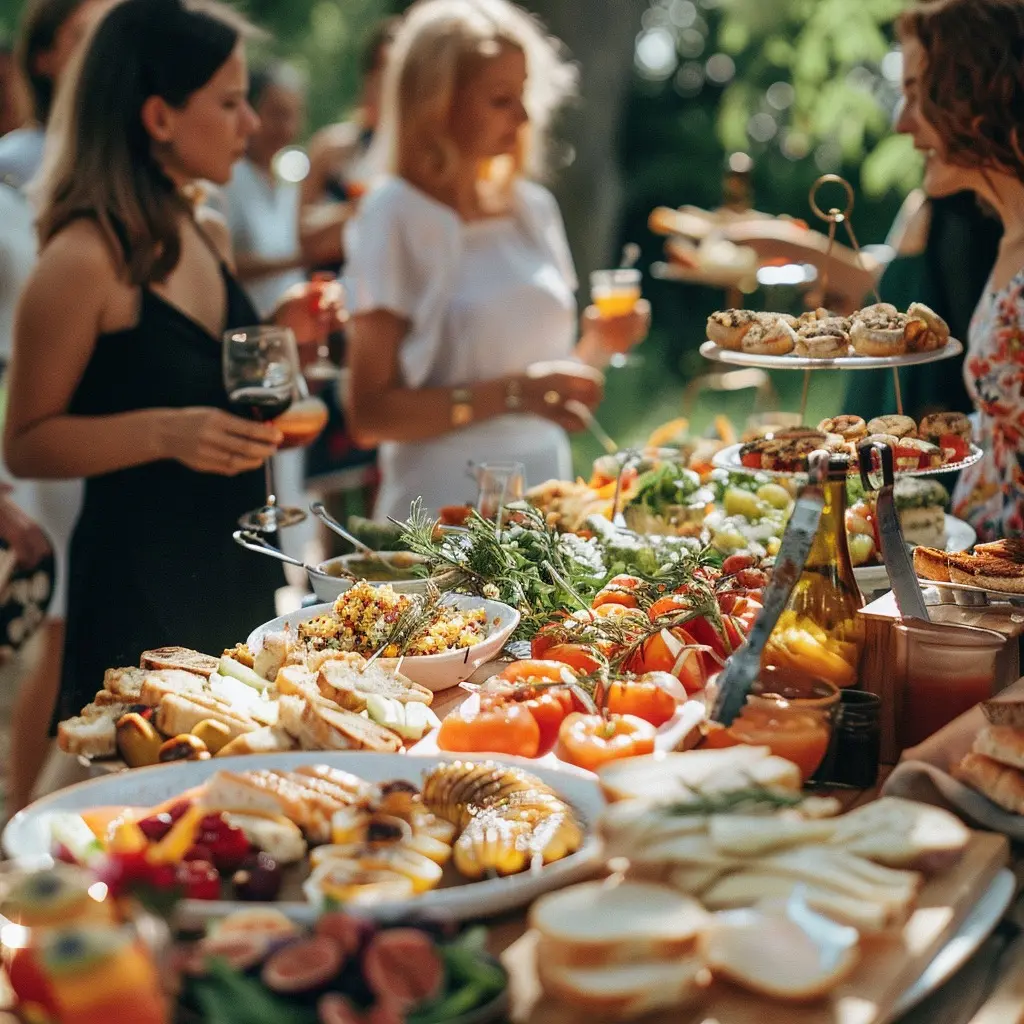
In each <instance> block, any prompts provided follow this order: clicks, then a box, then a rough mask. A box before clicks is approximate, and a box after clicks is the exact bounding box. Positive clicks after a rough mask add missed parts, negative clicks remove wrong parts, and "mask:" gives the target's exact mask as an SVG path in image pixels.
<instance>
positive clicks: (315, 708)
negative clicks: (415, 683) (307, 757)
mask: <svg viewBox="0 0 1024 1024" xmlns="http://www.w3.org/2000/svg"><path fill="white" fill-rule="evenodd" d="M278 704H279V705H280V711H279V713H278V726H279V728H281V729H284V730H285V732H287V733H289V734H290V735H291V736H292V737H294V739H295V740H296V741H297V742H298V744H299V746H300V747H301V748H302V749H303V750H376V751H379V752H381V753H396V752H397V751H399V750H400V749H401V747H402V741H401V739H400V737H399V736H398V735H397V734H396V733H393V732H392V731H391V730H390V729H385V728H384V727H383V726H382V725H378V724H377V723H376V722H372V721H370V719H369V718H364V717H363V716H362V715H358V714H356V713H355V712H354V711H346V710H345V709H344V708H339V707H336V706H334V705H333V704H331V703H330V702H329V701H327V700H326V699H323V700H321V701H313V700H310V699H306V698H303V697H281V698H280V699H279V700H278Z"/></svg>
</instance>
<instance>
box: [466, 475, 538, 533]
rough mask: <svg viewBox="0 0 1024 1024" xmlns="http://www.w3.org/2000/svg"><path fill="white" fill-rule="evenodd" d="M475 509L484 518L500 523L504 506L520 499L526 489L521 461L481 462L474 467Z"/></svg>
mask: <svg viewBox="0 0 1024 1024" xmlns="http://www.w3.org/2000/svg"><path fill="white" fill-rule="evenodd" d="M475 475H476V479H477V486H478V487H479V491H478V493H477V501H476V510H477V512H479V513H480V515H481V516H482V517H483V518H484V519H493V520H494V521H495V522H497V523H498V525H499V526H500V525H501V519H503V518H504V511H505V506H506V505H508V504H510V503H511V502H513V501H520V500H522V497H523V493H524V491H525V490H526V469H525V467H524V466H523V464H522V463H521V462H481V463H479V464H478V465H477V467H476V473H475Z"/></svg>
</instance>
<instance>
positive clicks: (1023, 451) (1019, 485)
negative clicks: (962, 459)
mask: <svg viewBox="0 0 1024 1024" xmlns="http://www.w3.org/2000/svg"><path fill="white" fill-rule="evenodd" d="M969 339H970V340H969V344H968V349H967V359H966V360H965V362H964V380H965V382H966V384H967V390H968V391H969V392H970V395H971V398H972V399H973V400H974V404H975V407H976V408H977V410H978V413H979V423H978V429H977V431H976V439H977V442H978V444H980V445H981V447H982V448H983V449H984V451H985V455H984V456H983V458H982V459H981V460H980V461H979V462H978V463H976V464H975V465H974V466H972V467H970V468H969V469H967V470H965V471H964V472H963V473H962V474H961V477H960V480H959V482H958V483H957V486H956V490H955V491H954V492H953V514H954V515H956V516H959V517H960V518H961V519H966V520H967V522H969V523H970V524H971V525H972V526H973V527H974V528H975V530H977V531H978V539H979V540H996V539H998V538H999V537H1013V536H1020V535H1021V534H1024V269H1022V270H1021V271H1019V272H1018V273H1017V275H1016V276H1015V277H1014V278H1013V280H1012V281H1011V282H1010V283H1009V284H1008V285H1007V286H1006V287H1005V288H1003V289H1002V290H1000V291H992V290H991V289H990V290H988V291H986V292H985V294H984V295H983V296H982V297H981V302H979V303H978V308H977V310H976V311H975V314H974V319H973V320H972V321H971V330H970V335H969Z"/></svg>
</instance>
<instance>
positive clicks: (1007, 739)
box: [973, 725, 1024, 768]
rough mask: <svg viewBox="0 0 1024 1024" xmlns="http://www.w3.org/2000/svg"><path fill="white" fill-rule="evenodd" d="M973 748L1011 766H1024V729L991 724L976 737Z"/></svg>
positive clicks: (976, 751) (978, 752) (977, 752)
mask: <svg viewBox="0 0 1024 1024" xmlns="http://www.w3.org/2000/svg"><path fill="white" fill-rule="evenodd" d="M973 749H974V752H975V753H976V754H984V755H985V756H986V757H990V758H991V759H992V760H993V761H998V762H999V763H1000V764H1005V765H1008V766H1009V767H1010V768H1024V729H1014V728H1013V727H1012V726H1008V725H990V726H989V727H988V728H987V729H982V730H981V732H979V733H978V735H977V736H975V737H974V747H973Z"/></svg>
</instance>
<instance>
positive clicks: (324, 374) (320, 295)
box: [303, 270, 341, 381]
mask: <svg viewBox="0 0 1024 1024" xmlns="http://www.w3.org/2000/svg"><path fill="white" fill-rule="evenodd" d="M337 282H338V278H337V276H336V275H335V274H333V273H331V272H330V271H329V270H317V271H315V272H314V273H313V274H312V276H311V277H310V288H309V301H310V303H311V306H312V313H313V315H314V316H315V317H316V318H317V319H318V321H319V324H320V331H319V337H318V338H317V345H316V360H315V361H314V362H312V363H310V364H309V366H307V367H306V368H305V370H303V374H304V376H305V377H306V379H307V380H310V381H331V380H337V379H338V377H339V375H340V374H341V367H340V366H338V365H336V364H335V363H333V362H331V345H330V338H331V311H330V303H329V302H328V301H327V296H328V294H329V292H330V291H331V290H332V288H334V287H336V286H337Z"/></svg>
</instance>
